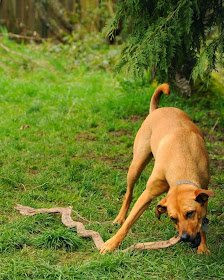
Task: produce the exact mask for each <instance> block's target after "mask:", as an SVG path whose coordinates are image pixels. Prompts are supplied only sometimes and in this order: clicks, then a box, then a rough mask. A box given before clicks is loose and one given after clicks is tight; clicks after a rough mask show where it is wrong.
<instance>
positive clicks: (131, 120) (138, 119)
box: [128, 116, 146, 122]
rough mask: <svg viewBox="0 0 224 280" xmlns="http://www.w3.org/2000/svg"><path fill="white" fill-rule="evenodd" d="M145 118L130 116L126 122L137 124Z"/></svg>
mask: <svg viewBox="0 0 224 280" xmlns="http://www.w3.org/2000/svg"><path fill="white" fill-rule="evenodd" d="M145 118H146V117H145V116H131V117H130V118H129V119H128V121H130V122H138V121H143V120H144V119H145Z"/></svg>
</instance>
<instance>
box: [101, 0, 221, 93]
mask: <svg viewBox="0 0 224 280" xmlns="http://www.w3.org/2000/svg"><path fill="white" fill-rule="evenodd" d="M117 5H118V7H117V13H116V15H115V17H114V18H113V19H112V20H111V21H110V22H108V25H107V27H106V28H105V31H106V34H107V35H108V36H109V37H110V38H113V37H114V36H115V34H116V29H117V28H118V27H119V24H120V22H121V21H122V25H123V27H124V28H125V27H126V28H127V30H128V33H129V39H128V42H127V44H126V47H124V49H123V51H122V56H121V61H120V64H119V65H118V70H120V69H121V68H123V67H125V68H126V69H127V70H128V71H129V73H130V72H131V73H133V74H134V75H135V76H138V77H139V76H142V75H143V73H144V71H145V69H148V70H149V69H153V72H154V73H155V77H156V79H157V80H158V82H169V83H170V84H176V85H179V87H180V88H182V89H183V84H184V83H185V82H184V81H187V82H188V84H187V87H186V86H185V88H184V91H185V92H187V93H188V94H189V93H190V90H191V86H192V84H193V81H195V80H196V79H197V78H198V77H200V78H205V77H209V76H210V74H211V72H212V71H213V70H215V69H216V66H217V64H218V62H220V63H221V64H222V63H223V50H224V49H223V48H224V44H223V43H224V5H223V2H222V0H192V1H189V0H180V1H177V0H123V1H121V0H120V1H118V3H117ZM126 32H127V31H126ZM185 84H186V83H185Z"/></svg>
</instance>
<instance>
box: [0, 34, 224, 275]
mask: <svg viewBox="0 0 224 280" xmlns="http://www.w3.org/2000/svg"><path fill="white" fill-rule="evenodd" d="M97 42H98V41H97ZM0 43H3V44H4V45H6V46H7V48H9V50H8V51H7V50H6V49H3V48H1V47H0V112H1V114H0V133H1V136H0V144H1V145H0V168H1V172H0V195H1V199H0V209H1V212H0V252H1V256H0V263H1V265H0V279H4V280H6V279H7V280H12V279H13V280H14V279H16V280H20V279H21V280H23V279H61V280H64V279H69V280H70V279H224V266H223V265H224V261H223V256H224V246H223V245H224V241H223V239H224V222H223V220H224V219H223V218H224V217H223V199H222V197H223V194H224V190H223V185H224V184H223V183H224V174H223V167H224V156H223V154H224V144H223V140H224V136H223V135H224V134H223V133H224V109H223V108H224V95H223V93H222V92H221V90H220V84H219V83H218V82H217V80H213V85H212V86H211V87H210V88H209V89H202V90H201V89H200V90H199V92H198V93H197V94H195V95H194V96H193V97H192V98H190V99H183V98H181V97H180V96H179V95H177V94H175V93H174V92H173V93H172V94H171V95H170V96H169V97H167V96H163V97H162V99H161V103H160V104H161V106H174V107H178V108H180V109H183V110H184V111H185V112H186V113H188V114H189V115H190V117H191V118H192V120H193V121H194V122H195V123H196V124H197V125H198V126H199V127H200V128H201V129H202V131H203V133H204V135H205V139H206V144H207V148H208V151H209V154H210V159H211V166H210V169H211V181H210V189H213V190H214V191H215V194H216V197H215V198H212V199H210V202H209V208H208V218H209V220H210V228H209V230H208V247H209V248H210V249H211V252H212V254H211V255H209V256H208V255H197V254H196V251H195V250H193V249H191V248H190V247H189V245H188V244H182V243H180V244H177V245H176V246H174V247H171V248H168V249H164V250H158V251H143V252H128V253H125V254H123V253H121V252H120V251H118V252H116V253H112V254H106V255H105V256H102V255H100V254H99V252H98V251H97V250H96V248H95V247H94V244H93V242H92V241H91V240H88V239H81V238H79V237H77V234H76V232H75V230H74V229H68V228H65V226H64V225H62V224H61V221H60V216H59V215H48V214H42V215H37V216H33V217H24V216H21V215H20V214H19V213H18V211H16V210H15V209H14V208H13V206H14V205H15V204H16V203H20V204H23V205H27V206H31V207H35V208H41V207H45V208H50V207H56V206H69V205H72V206H73V209H74V212H73V219H74V220H80V217H79V216H77V214H76V212H78V213H79V214H80V215H81V216H83V217H85V218H86V219H87V220H88V221H83V220H80V221H82V222H83V223H84V224H85V226H86V228H88V229H93V230H96V231H98V232H100V234H101V235H102V237H103V239H104V240H107V239H108V238H110V237H111V236H112V235H113V234H114V233H115V232H116V231H117V230H118V228H119V226H117V225H112V221H113V219H114V218H115V217H116V215H117V213H118V211H119V209H120V207H121V203H122V199H123V194H124V193H125V190H126V175H127V171H128V167H129V164H130V162H131V159H132V145H133V141H134V137H135V134H136V132H137V130H138V129H139V127H140V125H141V123H142V121H143V119H144V118H145V117H146V116H147V113H148V109H149V103H150V97H151V95H152V93H153V91H154V89H155V87H153V86H150V85H148V83H147V82H146V81H144V80H143V81H139V82H138V81H136V82H134V81H132V80H128V79H125V78H124V77H122V76H119V77H114V75H113V71H112V68H113V65H114V63H115V62H116V59H117V57H118V53H119V50H117V49H116V48H114V47H110V48H108V46H106V45H103V44H100V43H99V44H97V43H96V42H94V43H92V44H90V43H86V44H85V43H79V45H78V47H77V48H78V49H75V48H73V49H72V48H69V47H61V46H57V47H54V46H53V47H52V46H50V45H48V44H46V45H45V44H43V45H41V46H36V45H29V46H24V45H16V44H15V43H13V42H10V41H8V40H7V39H6V38H5V39H1V41H0ZM77 44H78V43H77ZM198 88H200V86H198ZM152 166H153V163H152V164H150V165H149V166H148V167H147V168H146V170H145V171H144V172H143V174H142V176H141V178H140V179H139V181H138V183H137V185H136V188H135V190H134V201H136V199H137V197H138V196H139V195H140V193H141V192H142V191H143V190H144V188H145V184H146V181H147V179H148V176H149V175H150V172H151V170H152ZM160 199H161V198H160ZM158 200H159V199H158ZM158 200H157V201H154V202H153V203H152V204H151V205H150V207H149V209H148V210H147V211H146V212H145V213H144V214H143V215H142V217H141V218H140V219H139V220H138V221H137V222H136V223H135V225H134V226H133V227H132V229H131V230H130V232H129V234H128V236H127V238H126V239H125V240H124V242H123V243H122V245H121V248H122V249H124V248H127V247H128V246H130V245H132V244H134V243H137V242H144V241H156V240H166V239H168V238H170V237H172V236H173V235H174V228H173V226H172V224H171V222H170V221H169V219H168V218H166V217H162V221H158V220H157V218H156V216H155V213H154V208H155V205H156V204H157V202H158ZM134 201H133V203H134Z"/></svg>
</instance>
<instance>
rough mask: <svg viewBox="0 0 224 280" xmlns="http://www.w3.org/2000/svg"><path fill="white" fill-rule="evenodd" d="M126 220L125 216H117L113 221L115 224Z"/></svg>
mask: <svg viewBox="0 0 224 280" xmlns="http://www.w3.org/2000/svg"><path fill="white" fill-rule="evenodd" d="M124 222H125V218H124V217H120V216H117V217H116V219H115V220H114V221H113V224H120V225H122V224H123V223H124Z"/></svg>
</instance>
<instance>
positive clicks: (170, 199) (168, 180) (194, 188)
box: [100, 84, 214, 254]
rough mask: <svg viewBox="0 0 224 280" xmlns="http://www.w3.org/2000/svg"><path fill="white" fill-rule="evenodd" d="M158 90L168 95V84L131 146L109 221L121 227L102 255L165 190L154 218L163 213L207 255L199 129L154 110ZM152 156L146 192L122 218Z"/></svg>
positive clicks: (205, 171)
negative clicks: (118, 203) (123, 185)
mask: <svg viewBox="0 0 224 280" xmlns="http://www.w3.org/2000/svg"><path fill="white" fill-rule="evenodd" d="M162 92H163V93H165V94H169V85H168V84H162V85H160V86H159V87H158V88H157V89H156V91H155V92H154V94H153V96H152V99H151V103H150V115H149V116H148V117H147V118H146V119H145V121H144V122H143V124H142V126H141V128H140V129H139V131H138V133H137V135H136V138H135V143H134V155H133V161H132V163H131V166H130V168H129V171H128V176H127V185H128V186H127V192H126V194H125V197H124V202H123V205H122V207H121V210H120V212H119V214H118V216H117V218H116V219H115V221H114V222H118V223H123V225H122V227H121V228H120V229H119V230H118V232H117V233H116V234H115V235H114V236H113V237H112V238H111V239H109V240H108V241H107V242H105V244H104V245H103V247H102V248H101V251H100V252H101V253H102V254H105V253H106V252H107V251H109V252H111V251H113V250H114V249H115V248H117V247H118V246H119V245H120V244H121V242H122V240H123V239H124V238H125V236H126V235H127V233H128V230H129V229H130V228H131V226H132V225H133V224H134V222H135V221H136V220H137V219H138V218H139V217H140V215H141V214H142V213H143V212H144V211H145V209H146V208H147V207H148V206H149V204H150V202H151V201H152V199H154V198H156V197H157V196H159V195H161V194H162V193H164V192H166V191H168V195H167V197H165V198H163V199H162V200H161V201H160V203H159V204H158V205H157V207H156V215H157V216H158V218H160V214H161V213H167V214H168V215H169V217H170V219H171V220H172V221H173V223H174V224H175V227H176V229H177V230H178V231H179V236H180V237H181V239H182V241H190V242H191V243H192V247H198V253H207V254H209V250H208V248H207V245H206V235H205V231H204V230H205V225H204V224H205V223H206V221H207V219H206V212H207V202H208V197H210V196H212V197H213V196H214V192H213V191H212V190H207V185H208V182H209V163H208V154H207V151H206V147H205V143H204V139H203V135H202V133H201V131H200V129H199V128H198V127H197V126H196V125H195V124H193V123H192V121H191V120H190V118H189V117H188V116H187V115H186V114H185V113H184V112H183V111H181V110H179V109H177V108H173V107H165V108H160V109H158V103H159V99H160V96H161V95H162ZM153 156H154V157H155V164H154V168H153V171H152V174H151V176H150V177H149V179H148V182H147V185H146V189H145V191H144V192H143V193H142V194H141V196H140V197H139V198H138V200H137V201H136V203H135V205H134V207H133V209H132V210H131V212H130V214H129V216H128V217H127V219H126V215H127V211H128V208H129V206H130V203H131V200H132V192H133V187H134V185H135V183H136V181H137V180H138V178H139V176H140V174H141V172H142V171H143V169H144V168H145V166H146V165H147V164H148V163H149V162H150V160H151V159H152V157H153Z"/></svg>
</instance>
